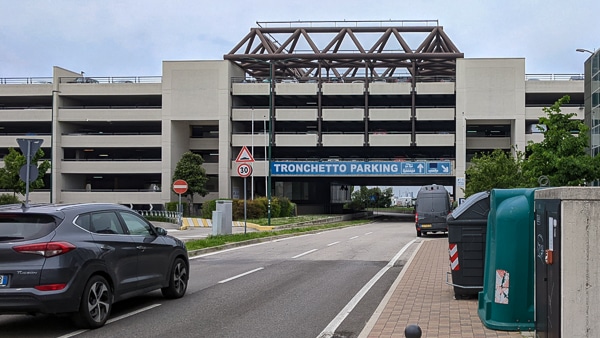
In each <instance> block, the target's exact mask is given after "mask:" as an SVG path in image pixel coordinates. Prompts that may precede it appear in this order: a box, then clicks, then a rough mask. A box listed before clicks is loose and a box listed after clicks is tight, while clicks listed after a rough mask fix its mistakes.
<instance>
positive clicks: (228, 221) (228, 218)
mask: <svg viewBox="0 0 600 338" xmlns="http://www.w3.org/2000/svg"><path fill="white" fill-rule="evenodd" d="M217 211H220V212H221V231H220V232H219V233H218V234H219V235H225V234H231V233H232V232H233V229H232V220H233V217H232V204H231V201H230V200H218V201H217ZM213 218H214V215H213ZM214 232H215V231H214V228H213V233H214Z"/></svg>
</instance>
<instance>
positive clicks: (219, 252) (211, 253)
mask: <svg viewBox="0 0 600 338" xmlns="http://www.w3.org/2000/svg"><path fill="white" fill-rule="evenodd" d="M267 243H269V242H260V243H254V244H248V245H244V246H238V247H235V248H231V249H225V250H219V251H213V252H209V253H205V254H203V255H198V256H194V257H190V258H189V260H192V259H198V258H202V257H207V256H212V255H218V254H221V253H224V252H229V251H235V250H240V249H245V248H250V247H253V246H257V245H263V244H267Z"/></svg>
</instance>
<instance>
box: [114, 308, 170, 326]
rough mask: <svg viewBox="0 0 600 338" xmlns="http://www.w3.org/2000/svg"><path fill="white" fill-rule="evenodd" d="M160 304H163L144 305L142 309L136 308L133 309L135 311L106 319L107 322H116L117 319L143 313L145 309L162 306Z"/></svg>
mask: <svg viewBox="0 0 600 338" xmlns="http://www.w3.org/2000/svg"><path fill="white" fill-rule="evenodd" d="M160 305H161V304H153V305H150V306H146V307H144V308H141V309H139V310H135V311H133V312H129V313H126V314H124V315H120V316H119V317H115V318H112V319H109V320H108V321H106V323H107V324H110V323H114V322H116V321H117V320H121V319H125V318H127V317H131V316H133V315H137V314H138V313H142V312H144V311H148V310H151V309H153V308H155V307H157V306H160Z"/></svg>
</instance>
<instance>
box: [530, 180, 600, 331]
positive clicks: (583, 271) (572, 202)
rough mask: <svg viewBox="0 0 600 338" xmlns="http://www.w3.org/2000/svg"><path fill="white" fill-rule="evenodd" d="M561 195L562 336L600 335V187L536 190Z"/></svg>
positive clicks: (540, 193)
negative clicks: (599, 221)
mask: <svg viewBox="0 0 600 338" xmlns="http://www.w3.org/2000/svg"><path fill="white" fill-rule="evenodd" d="M535 198H536V200H537V199H560V200H561V201H562V202H561V207H560V214H561V215H562V217H561V221H560V222H561V223H560V236H561V238H562V241H561V245H562V252H561V253H560V255H561V260H560V269H561V274H560V276H561V280H560V283H561V290H560V294H561V303H562V304H561V310H560V311H561V323H560V325H561V331H562V332H561V333H562V334H561V337H600V321H599V320H598V319H600V306H599V305H598V304H599V302H600V245H599V243H600V223H598V220H600V188H596V187H560V188H550V189H542V190H538V191H536V192H535Z"/></svg>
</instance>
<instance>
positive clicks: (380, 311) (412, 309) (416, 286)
mask: <svg viewBox="0 0 600 338" xmlns="http://www.w3.org/2000/svg"><path fill="white" fill-rule="evenodd" d="M415 245H419V247H418V248H417V250H415V252H414V254H413V256H412V257H411V259H410V260H409V261H408V263H407V266H405V268H404V269H403V271H402V272H401V273H400V275H399V276H398V279H397V280H396V281H395V282H394V284H393V285H392V287H391V289H390V291H389V292H388V294H387V295H386V297H385V298H384V300H383V301H382V303H381V305H380V306H379V307H378V308H377V310H376V311H375V314H374V315H373V317H372V318H371V320H370V321H369V323H367V326H366V327H365V330H364V331H363V332H362V333H361V335H360V336H359V337H368V338H378V337H398V338H401V337H404V329H405V328H406V326H407V325H410V324H417V325H419V326H420V327H421V330H422V331H423V335H422V337H428V338H430V337H456V338H464V337H522V336H526V337H532V336H533V333H529V332H528V333H524V334H523V335H522V334H521V333H520V332H508V331H495V330H490V329H488V328H486V327H485V326H484V325H483V324H482V323H481V320H480V319H479V316H478V315H477V306H478V305H477V299H476V298H473V299H461V300H456V299H454V290H453V288H452V286H449V285H447V284H446V272H448V271H450V267H449V260H448V239H446V238H441V239H423V240H422V241H421V242H420V243H419V244H415Z"/></svg>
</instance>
